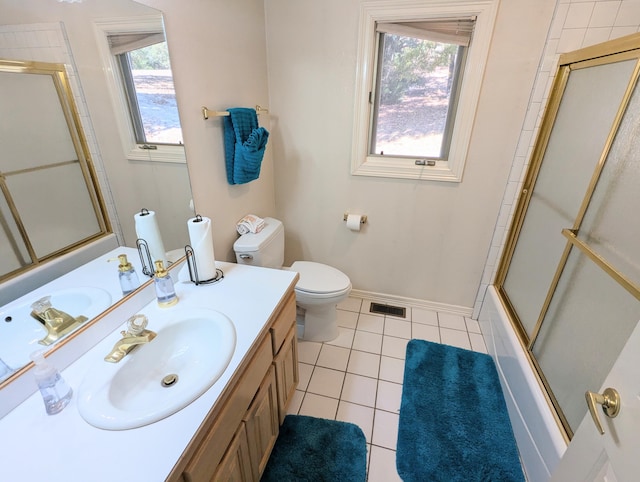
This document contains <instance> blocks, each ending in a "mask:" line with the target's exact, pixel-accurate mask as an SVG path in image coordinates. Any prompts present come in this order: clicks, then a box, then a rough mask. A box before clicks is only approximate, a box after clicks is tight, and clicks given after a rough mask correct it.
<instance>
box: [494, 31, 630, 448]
mask: <svg viewBox="0 0 640 482" xmlns="http://www.w3.org/2000/svg"><path fill="white" fill-rule="evenodd" d="M633 59H635V60H636V62H635V67H634V68H633V71H632V74H631V76H630V78H629V81H628V84H627V86H626V90H625V92H624V95H623V96H622V102H621V103H620V106H619V107H618V110H617V113H616V115H615V118H614V121H613V124H612V126H611V129H610V131H609V134H608V137H607V139H606V142H605V143H604V148H603V150H602V152H601V154H600V157H599V160H598V162H597V164H596V166H595V169H594V171H593V173H592V175H591V179H590V182H589V184H588V187H587V189H586V192H585V194H584V198H583V200H582V203H581V205H580V208H579V210H578V212H577V215H576V216H575V219H574V222H573V225H572V226H571V227H566V228H565V229H563V230H562V233H558V234H562V236H564V237H565V238H566V240H567V241H566V245H565V248H564V251H563V252H562V255H561V257H560V260H559V262H558V265H557V268H556V271H555V274H554V276H553V278H552V279H550V280H549V289H548V291H547V295H546V298H545V300H544V303H543V304H542V306H541V307H540V313H539V316H538V318H537V321H536V323H535V327H534V328H533V330H532V332H530V333H527V330H526V329H525V327H524V325H523V323H522V321H521V319H520V317H519V316H518V313H517V312H516V309H515V307H514V305H513V303H512V302H511V300H510V299H509V295H508V293H507V291H506V290H505V286H504V285H505V280H506V278H507V274H508V272H509V267H510V264H511V261H512V259H513V256H514V252H515V249H516V245H517V243H518V239H519V237H520V234H521V230H522V227H523V224H524V220H525V217H526V215H527V210H528V207H529V204H530V201H531V198H532V196H533V194H534V190H535V185H536V181H537V179H538V176H539V174H540V170H541V168H542V167H543V166H542V164H543V162H542V161H543V159H544V156H545V153H546V150H547V146H548V143H549V140H550V138H551V134H552V132H553V128H554V123H555V120H556V116H557V114H558V111H559V109H560V104H561V101H562V98H563V95H564V93H565V89H566V87H567V83H568V81H569V77H570V75H571V72H572V71H575V70H579V69H585V68H590V67H595V66H600V65H604V64H609V63H613V62H620V61H626V60H633ZM639 77H640V34H633V35H630V36H627V37H623V38H621V39H618V40H613V41H609V42H605V43H603V44H599V45H596V46H593V47H588V48H585V49H581V50H578V51H575V52H570V53H567V54H564V55H562V56H561V57H560V59H559V64H558V69H557V73H556V77H555V80H554V84H553V86H552V89H551V93H550V96H549V100H548V102H547V106H546V110H545V113H544V116H543V119H542V124H541V127H540V131H539V132H538V136H537V139H536V143H535V145H534V149H533V152H532V156H531V162H530V165H529V168H528V170H527V173H526V176H525V179H524V182H523V186H522V189H521V191H520V195H519V198H518V202H517V204H516V208H515V212H514V217H513V221H512V223H511V226H510V229H509V233H508V236H507V240H506V244H505V248H504V251H503V253H502V257H501V259H500V263H499V266H498V271H497V274H496V278H495V280H494V285H495V287H496V290H497V292H498V296H499V298H500V300H501V302H502V304H503V305H504V307H505V310H506V312H507V314H508V315H509V318H510V321H511V323H512V325H513V328H514V330H515V332H516V334H517V336H518V338H519V341H520V343H521V344H522V346H523V348H524V349H525V352H526V354H527V356H528V359H529V362H530V364H531V366H532V367H533V369H534V372H535V373H536V375H537V378H538V380H539V382H540V383H541V385H542V387H543V388H544V392H545V394H546V396H547V401H548V403H549V404H550V405H551V406H552V408H553V411H554V414H555V417H556V421H557V423H558V425H559V426H560V428H561V429H562V431H563V434H564V436H565V439H566V440H567V441H569V440H570V439H571V438H572V436H573V431H572V429H571V427H570V426H569V423H568V421H567V419H566V417H565V415H564V413H563V410H562V408H561V406H560V403H559V402H558V400H557V399H556V397H555V396H554V394H553V391H552V389H551V387H550V384H549V382H548V381H547V379H546V377H545V375H544V373H543V371H542V369H541V367H540V364H539V363H538V361H537V360H536V357H535V355H534V353H533V347H534V344H535V342H536V340H537V339H538V335H539V334H540V330H541V328H542V325H543V321H544V319H545V316H546V314H547V311H548V309H549V306H550V304H551V301H552V298H553V296H554V293H555V291H556V288H557V287H558V283H559V282H560V278H561V276H562V273H563V270H564V268H565V266H566V264H567V260H568V258H569V255H570V254H571V252H572V250H573V249H574V248H575V249H578V250H580V252H581V253H582V254H584V255H585V256H586V257H587V258H588V259H589V260H590V261H592V262H593V263H595V264H596V265H597V266H598V267H599V268H600V269H601V270H603V271H604V272H605V273H607V275H608V276H610V277H611V278H612V279H613V280H614V281H615V282H616V283H618V284H619V285H620V286H622V287H623V288H624V289H625V290H626V291H627V292H628V293H630V294H631V295H632V296H633V297H635V298H636V299H637V300H640V286H638V285H637V284H636V283H634V282H633V281H632V280H631V279H630V278H629V277H628V276H626V275H625V274H624V273H623V272H622V271H620V269H619V268H618V267H616V266H615V265H614V264H613V263H611V262H610V261H609V260H607V259H605V258H604V257H602V256H600V255H599V254H598V253H597V252H596V251H595V250H593V249H592V248H591V247H590V246H589V245H588V244H587V243H586V242H584V241H582V240H580V239H579V238H578V233H579V231H580V227H581V225H582V221H583V220H584V218H585V215H586V213H587V210H588V208H589V204H590V202H591V199H592V197H593V195H594V192H595V190H596V186H597V184H598V180H599V179H600V175H601V173H602V171H603V169H604V167H605V164H606V161H607V157H608V155H609V152H610V150H611V147H612V145H613V142H614V139H615V136H616V133H617V131H618V128H619V126H620V123H621V122H622V119H623V116H624V114H625V112H626V108H627V106H628V103H629V101H630V99H631V96H632V94H633V92H634V89H635V88H636V85H637V84H638V79H639ZM596 388H599V387H596Z"/></svg>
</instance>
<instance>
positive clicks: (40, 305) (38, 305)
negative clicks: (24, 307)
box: [31, 296, 51, 314]
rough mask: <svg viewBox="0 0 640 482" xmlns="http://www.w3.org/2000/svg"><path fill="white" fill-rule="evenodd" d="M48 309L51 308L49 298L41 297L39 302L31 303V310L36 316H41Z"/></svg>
mask: <svg viewBox="0 0 640 482" xmlns="http://www.w3.org/2000/svg"><path fill="white" fill-rule="evenodd" d="M49 308H51V296H43V297H42V298H40V299H39V300H37V301H34V302H33V303H31V309H32V310H33V311H34V312H36V313H37V314H42V313H43V312H44V311H46V310H48V309H49Z"/></svg>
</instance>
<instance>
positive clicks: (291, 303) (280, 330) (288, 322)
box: [270, 292, 296, 355]
mask: <svg viewBox="0 0 640 482" xmlns="http://www.w3.org/2000/svg"><path fill="white" fill-rule="evenodd" d="M295 324H296V295H295V292H291V294H290V295H289V297H288V298H287V301H285V302H284V303H283V304H282V309H281V310H280V313H278V315H277V316H276V319H275V320H274V322H273V324H272V325H271V328H270V331H271V339H272V342H273V354H274V355H276V354H277V353H278V352H279V351H280V347H281V346H282V344H283V343H284V340H285V338H286V337H287V334H288V333H289V330H290V329H291V327H292V326H295Z"/></svg>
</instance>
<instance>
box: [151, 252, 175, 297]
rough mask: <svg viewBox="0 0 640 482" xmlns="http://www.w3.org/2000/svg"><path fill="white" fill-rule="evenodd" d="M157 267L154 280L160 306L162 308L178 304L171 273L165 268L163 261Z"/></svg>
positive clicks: (156, 263) (157, 262)
mask: <svg viewBox="0 0 640 482" xmlns="http://www.w3.org/2000/svg"><path fill="white" fill-rule="evenodd" d="M155 265H156V274H155V277H154V278H153V279H154V283H155V287H156V296H157V298H158V305H159V306H160V307H162V308H166V307H168V306H173V305H175V304H176V303H177V302H178V295H176V289H175V287H174V286H173V280H172V279H171V276H169V272H168V271H167V270H166V269H165V268H164V265H163V263H162V260H161V259H159V260H157V261H156V262H155Z"/></svg>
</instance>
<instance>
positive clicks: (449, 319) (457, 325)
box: [438, 312, 467, 331]
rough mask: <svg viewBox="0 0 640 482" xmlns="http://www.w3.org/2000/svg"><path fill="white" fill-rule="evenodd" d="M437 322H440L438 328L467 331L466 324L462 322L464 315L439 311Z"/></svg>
mask: <svg viewBox="0 0 640 482" xmlns="http://www.w3.org/2000/svg"><path fill="white" fill-rule="evenodd" d="M438 323H439V324H440V328H451V329H452V330H463V331H467V324H466V323H465V322H464V316H461V315H454V314H451V313H440V312H439V313H438Z"/></svg>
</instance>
